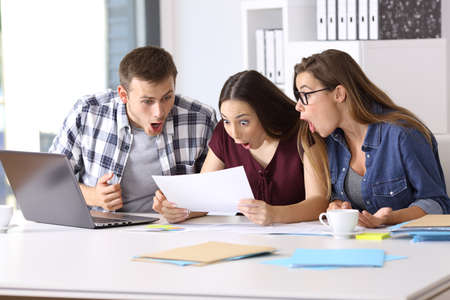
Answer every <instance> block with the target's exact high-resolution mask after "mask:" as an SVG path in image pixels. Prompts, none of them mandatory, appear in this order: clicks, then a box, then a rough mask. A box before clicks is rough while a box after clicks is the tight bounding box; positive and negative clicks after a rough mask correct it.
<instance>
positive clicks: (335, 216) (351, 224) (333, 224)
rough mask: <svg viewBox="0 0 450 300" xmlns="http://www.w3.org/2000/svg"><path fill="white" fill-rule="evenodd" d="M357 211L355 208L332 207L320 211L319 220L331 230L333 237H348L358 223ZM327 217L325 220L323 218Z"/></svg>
mask: <svg viewBox="0 0 450 300" xmlns="http://www.w3.org/2000/svg"><path fill="white" fill-rule="evenodd" d="M358 216H359V211H358V210H357V209H333V210H329V211H327V212H324V213H321V214H320V216H319V221H320V223H322V224H323V225H325V226H327V227H328V228H330V229H331V231H332V232H333V235H334V237H335V238H341V239H342V238H349V237H350V236H351V235H352V234H354V231H355V227H356V224H358ZM324 217H327V221H328V222H325V221H324V220H323V218H324Z"/></svg>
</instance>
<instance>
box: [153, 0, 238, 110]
mask: <svg viewBox="0 0 450 300" xmlns="http://www.w3.org/2000/svg"><path fill="white" fill-rule="evenodd" d="M240 5H241V0H212V1H211V0H163V1H161V19H162V22H161V30H162V37H161V40H162V47H164V48H166V49H167V50H168V51H170V52H171V53H172V54H173V56H174V60H175V64H176V65H177V68H178V72H179V75H178V76H179V77H178V79H177V87H176V89H177V92H178V93H180V94H183V95H186V96H189V97H192V98H195V99H198V100H200V101H202V102H204V103H207V104H209V105H211V106H212V107H214V108H215V109H216V111H217V103H218V101H219V94H220V90H221V88H222V86H223V84H224V83H225V80H226V79H227V78H228V77H229V76H230V75H232V74H234V73H237V72H239V71H242V53H241V21H240V20H241V8H240V7H241V6H240Z"/></svg>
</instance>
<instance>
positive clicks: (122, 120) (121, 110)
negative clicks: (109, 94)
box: [114, 96, 131, 132]
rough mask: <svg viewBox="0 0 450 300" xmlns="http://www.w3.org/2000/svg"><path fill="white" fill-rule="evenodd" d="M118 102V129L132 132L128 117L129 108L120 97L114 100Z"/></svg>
mask: <svg viewBox="0 0 450 300" xmlns="http://www.w3.org/2000/svg"><path fill="white" fill-rule="evenodd" d="M114 100H115V101H116V102H117V129H118V130H119V131H120V130H121V129H122V128H125V129H126V128H128V130H130V132H131V127H130V121H129V120H128V115H127V106H126V105H125V103H123V102H122V100H121V99H120V97H119V96H117V97H116V98H115V99H114Z"/></svg>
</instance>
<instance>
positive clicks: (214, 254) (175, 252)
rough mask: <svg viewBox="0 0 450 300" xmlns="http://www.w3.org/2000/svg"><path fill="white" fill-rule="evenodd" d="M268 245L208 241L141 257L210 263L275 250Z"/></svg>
mask: <svg viewBox="0 0 450 300" xmlns="http://www.w3.org/2000/svg"><path fill="white" fill-rule="evenodd" d="M275 250H276V249H275V248H272V247H266V246H251V245H240V244H232V243H224V242H207V243H202V244H198V245H193V246H187V247H180V248H175V249H171V250H166V251H162V252H156V253H151V254H144V255H141V256H140V258H155V259H166V260H183V261H193V262H198V263H203V264H209V263H213V262H217V261H220V260H224V259H227V258H232V257H239V256H247V255H248V256H250V255H258V254H265V253H271V252H274V251H275Z"/></svg>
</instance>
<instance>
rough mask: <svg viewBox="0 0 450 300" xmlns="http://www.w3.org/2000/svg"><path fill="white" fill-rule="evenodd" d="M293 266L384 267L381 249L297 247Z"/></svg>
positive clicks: (293, 257)
mask: <svg viewBox="0 0 450 300" xmlns="http://www.w3.org/2000/svg"><path fill="white" fill-rule="evenodd" d="M291 259H292V261H291V262H292V267H382V266H383V264H384V250H381V249H303V248H300V249H297V250H296V251H295V252H294V255H293V256H292V258H291Z"/></svg>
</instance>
